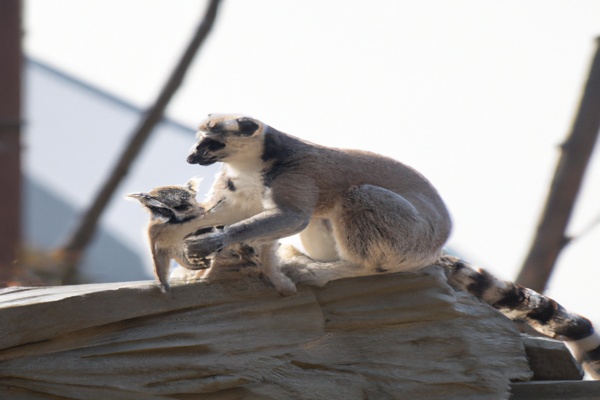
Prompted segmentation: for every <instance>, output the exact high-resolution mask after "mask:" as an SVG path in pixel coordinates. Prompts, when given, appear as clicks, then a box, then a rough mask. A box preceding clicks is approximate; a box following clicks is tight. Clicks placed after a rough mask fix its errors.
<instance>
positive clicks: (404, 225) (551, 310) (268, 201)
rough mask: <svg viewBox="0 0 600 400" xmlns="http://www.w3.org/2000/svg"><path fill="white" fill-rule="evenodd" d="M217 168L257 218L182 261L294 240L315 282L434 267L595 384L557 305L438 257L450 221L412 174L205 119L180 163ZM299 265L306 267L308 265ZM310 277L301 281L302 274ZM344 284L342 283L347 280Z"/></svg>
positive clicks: (204, 240)
mask: <svg viewBox="0 0 600 400" xmlns="http://www.w3.org/2000/svg"><path fill="white" fill-rule="evenodd" d="M187 161H188V162H189V163H191V164H200V165H210V164H213V163H215V162H222V163H223V170H222V173H221V176H220V178H219V180H221V181H223V182H226V184H227V186H228V188H229V190H231V191H237V190H244V191H247V192H249V193H254V194H256V193H259V198H260V201H261V204H260V205H259V207H258V208H259V209H258V211H257V212H256V214H255V215H253V216H251V217H249V218H246V219H244V220H242V221H240V222H235V223H231V224H229V223H227V222H226V223H225V225H226V226H225V228H224V229H222V230H216V231H213V232H210V233H207V234H204V235H199V236H193V237H190V238H188V239H187V240H186V246H185V252H186V255H187V257H193V258H198V257H206V256H209V255H211V254H214V253H215V252H217V251H219V250H220V249H223V248H224V247H225V246H228V245H230V244H233V243H242V242H248V241H251V242H253V243H261V242H272V241H273V240H277V239H279V238H282V237H285V236H290V235H292V234H295V233H300V238H301V241H302V244H303V245H304V247H305V250H306V252H307V254H308V255H309V256H310V257H312V259H313V260H316V261H314V262H312V260H310V259H309V258H308V257H305V256H303V255H301V254H298V253H294V252H291V253H289V252H288V256H289V255H290V254H291V256H293V258H299V259H302V257H304V258H305V259H306V260H308V261H307V262H308V263H310V262H312V264H313V265H312V268H311V270H310V271H309V272H310V274H314V275H319V274H323V275H324V276H326V278H319V277H318V276H316V278H315V279H314V280H315V281H316V282H317V283H323V282H324V281H326V280H328V279H333V278H335V277H336V276H343V275H344V274H345V273H344V272H343V271H341V268H342V267H344V268H351V269H353V271H352V274H355V275H364V274H368V273H377V272H386V271H387V272H395V271H407V270H416V269H419V268H423V267H425V266H427V265H430V264H432V263H435V262H436V261H437V262H438V264H442V265H444V266H445V270H446V274H447V276H448V281H449V283H451V284H452V285H453V286H454V287H455V288H458V289H462V290H466V291H468V292H470V293H472V294H474V295H476V296H477V297H479V298H481V299H482V300H484V301H486V302H487V303H489V304H491V305H492V306H494V307H495V308H497V309H499V310H501V311H503V312H504V313H506V314H507V315H508V316H510V317H515V318H520V319H524V320H525V321H527V322H529V323H530V324H531V325H532V326H533V327H534V328H535V329H537V330H538V331H540V332H541V333H543V334H546V335H549V336H552V337H556V338H559V339H562V340H566V341H567V342H568V343H569V345H570V348H571V349H572V351H573V353H574V354H575V355H576V357H578V359H579V360H580V361H582V362H583V364H584V366H586V369H587V370H588V372H590V373H591V374H592V375H593V376H594V377H595V378H599V377H600V347H599V345H600V336H599V335H598V334H596V333H595V332H594V329H593V327H592V325H591V323H590V322H589V321H588V320H587V319H585V318H583V317H580V316H578V315H576V314H572V313H570V312H568V311H566V310H565V309H564V308H563V307H562V306H560V305H559V304H558V303H556V302H555V301H553V300H551V299H549V298H548V297H545V296H543V295H541V294H539V293H536V292H534V291H532V290H529V289H526V288H523V287H520V286H518V285H515V284H513V283H510V282H502V281H499V280H497V279H495V278H494V277H492V276H491V275H490V274H488V273H486V272H485V271H481V270H479V271H477V270H474V269H472V268H470V267H469V266H468V265H466V264H465V263H463V262H461V261H460V260H458V259H453V258H448V257H442V258H440V256H441V250H442V246H443V245H444V243H445V242H446V240H447V239H448V236H449V234H450V230H451V222H450V217H449V215H448V211H447V210H446V207H445V205H444V202H443V201H442V199H441V198H440V196H439V194H438V193H437V191H436V190H435V188H434V187H433V186H432V185H431V184H430V183H429V181H427V179H426V178H425V177H423V176H422V175H421V174H419V173H418V172H417V171H415V170H414V169H412V168H410V167H408V166H406V165H404V164H402V163H400V162H398V161H395V160H392V159H390V158H387V157H383V156H380V155H377V154H373V153H369V152H365V151H358V150H344V149H336V148H329V147H324V146H320V145H317V144H313V143H309V142H307V141H304V140H301V139H299V138H296V137H294V136H290V135H287V134H285V133H282V132H279V131H277V130H275V129H274V128H272V127H270V126H268V125H266V124H264V123H263V122H261V121H259V120H256V119H253V118H249V117H245V116H241V115H214V114H213V115H209V117H208V119H206V120H205V121H204V122H202V124H201V125H200V129H199V132H198V141H197V143H196V144H195V145H194V146H193V147H192V150H191V152H190V154H189V156H188V158H187ZM306 260H305V261H306ZM310 274H309V275H310ZM346 275H347V274H346Z"/></svg>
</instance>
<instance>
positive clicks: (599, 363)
mask: <svg viewBox="0 0 600 400" xmlns="http://www.w3.org/2000/svg"><path fill="white" fill-rule="evenodd" d="M440 265H442V266H443V267H444V269H445V271H446V275H447V277H448V283H449V284H450V285H451V286H453V287H454V288H455V289H458V290H463V291H466V292H468V293H470V294H472V295H474V296H475V297H477V298H479V299H481V300H483V301H484V302H486V303H488V304H489V305H491V306H492V307H494V308H496V309H497V310H499V311H501V312H502V313H503V314H505V315H506V316H507V317H509V318H511V319H513V320H522V321H524V322H526V323H527V324H528V325H530V326H531V327H532V328H533V329H535V330H536V331H538V332H540V333H541V334H543V335H546V336H549V337H552V338H556V339H558V340H562V341H564V342H565V344H566V345H567V347H568V348H569V350H571V353H572V354H573V356H574V357H575V358H576V359H577V361H579V362H580V363H581V364H582V365H583V367H584V369H585V370H586V372H587V373H588V374H590V376H591V377H593V378H594V379H600V335H598V333H596V332H595V331H594V327H593V326H592V323H591V322H590V321H589V320H588V319H587V318H584V317H582V316H580V315H577V314H574V313H572V312H570V311H567V310H566V309H565V308H564V307H563V306H561V305H560V304H558V303H557V302H556V301H554V300H552V299H551V298H549V297H547V296H544V295H543V294H540V293H537V292H535V291H533V290H531V289H528V288H526V287H523V286H521V285H518V284H516V283H513V282H508V281H501V280H499V279H497V278H496V277H494V276H492V275H491V274H490V273H489V272H487V271H485V270H483V269H474V268H472V267H471V266H469V265H468V264H467V263H466V262H464V261H463V260H460V259H458V258H456V257H451V256H443V257H442V258H441V260H440Z"/></svg>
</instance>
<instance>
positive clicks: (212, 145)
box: [186, 138, 225, 165]
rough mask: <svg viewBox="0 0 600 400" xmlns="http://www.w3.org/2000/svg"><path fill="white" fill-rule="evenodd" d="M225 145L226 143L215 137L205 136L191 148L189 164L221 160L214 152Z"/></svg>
mask: <svg viewBox="0 0 600 400" xmlns="http://www.w3.org/2000/svg"><path fill="white" fill-rule="evenodd" d="M224 147H225V143H222V142H219V141H217V140H214V139H208V138H204V139H202V140H200V141H199V142H198V143H196V144H195V145H194V146H193V147H192V148H191V150H190V153H189V154H188V156H187V159H186V161H187V162H188V163H189V164H200V165H211V164H214V163H216V162H217V161H219V157H218V156H217V155H215V154H214V152H216V151H218V150H221V149H222V148H224Z"/></svg>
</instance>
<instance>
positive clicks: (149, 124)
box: [58, 0, 220, 281]
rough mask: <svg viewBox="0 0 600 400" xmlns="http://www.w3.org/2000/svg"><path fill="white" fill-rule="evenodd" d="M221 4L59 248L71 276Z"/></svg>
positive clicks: (213, 4)
mask: <svg viewBox="0 0 600 400" xmlns="http://www.w3.org/2000/svg"><path fill="white" fill-rule="evenodd" d="M219 4H220V0H211V1H210V4H209V6H208V8H207V10H206V12H205V15H204V17H203V19H202V22H201V23H200V25H199V26H198V28H197V30H196V32H195V34H194V36H193V37H192V40H191V42H190V43H189V45H188V47H187V48H186V50H185V52H184V53H183V56H182V57H181V59H180V60H179V63H178V64H177V66H176V67H175V69H174V70H173V72H172V73H171V76H170V77H169V79H168V81H167V82H166V84H165V85H164V87H163V89H162V91H161V92H160V94H159V96H158V98H157V99H156V101H155V103H154V105H153V106H152V107H151V108H150V109H149V110H148V111H147V112H146V114H145V116H144V118H143V119H142V120H141V122H140V125H139V126H138V128H137V129H136V131H135V133H134V134H133V136H132V137H131V140H130V142H129V143H128V145H127V147H126V148H125V150H124V151H123V154H122V155H121V157H120V158H119V161H118V163H117V164H116V165H115V167H114V169H113V171H112V172H111V174H110V175H109V177H108V179H107V180H106V181H105V183H104V185H103V186H102V187H101V189H100V191H99V193H98V194H97V195H96V197H95V198H94V202H93V204H92V205H91V206H90V208H89V209H88V210H87V212H86V213H85V215H84V216H83V219H82V220H81V223H80V224H79V226H78V227H77V229H75V231H74V232H73V235H72V236H71V238H70V240H69V241H68V242H67V244H66V245H65V246H64V247H62V248H61V249H60V250H58V252H59V253H60V255H61V258H62V260H63V262H65V263H66V264H67V265H68V266H69V268H67V270H68V274H69V275H72V274H73V273H74V271H75V268H76V264H77V262H78V261H79V259H80V258H81V255H82V253H83V252H84V250H85V248H86V246H87V245H88V244H89V242H90V241H91V240H92V237H93V235H94V232H95V231H96V226H97V224H98V220H99V219H100V216H101V214H102V212H103V211H104V209H105V208H106V206H107V205H108V203H109V201H110V199H111V198H112V196H113V194H114V192H115V190H116V189H117V187H118V185H119V184H120V183H121V181H122V180H123V178H124V177H125V175H127V173H128V172H129V168H130V166H131V165H132V163H133V161H134V160H135V159H136V157H137V155H138V154H139V153H140V150H141V149H142V147H143V145H144V144H145V143H146V141H147V139H148V137H149V136H150V134H151V133H152V130H153V129H154V127H155V126H156V124H158V123H159V122H160V120H161V119H162V118H163V114H164V111H165V109H166V108H167V105H168V104H169V102H170V101H171V99H172V97H173V95H174V94H175V92H176V91H177V89H178V88H179V86H180V85H181V83H182V82H183V78H184V76H185V74H186V72H187V70H188V67H189V66H190V64H191V62H192V60H193V58H194V56H195V55H196V53H197V52H198V49H199V48H200V46H201V45H202V44H203V43H204V41H205V39H206V38H207V37H208V34H209V33H210V30H211V28H212V27H213V25H214V22H215V19H216V16H217V10H218V6H219ZM66 280H67V281H68V280H69V278H68V277H67V279H66Z"/></svg>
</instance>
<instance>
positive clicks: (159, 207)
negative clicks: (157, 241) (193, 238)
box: [127, 179, 203, 224]
mask: <svg viewBox="0 0 600 400" xmlns="http://www.w3.org/2000/svg"><path fill="white" fill-rule="evenodd" d="M197 189H198V181H197V180H196V179H191V180H190V181H189V182H188V183H186V184H185V186H160V187H157V188H155V189H152V190H151V191H150V192H148V193H132V194H129V195H127V197H131V198H134V199H137V200H139V201H140V203H142V205H143V206H144V208H145V209H146V210H147V211H148V212H149V213H150V217H151V218H152V220H153V221H156V222H166V223H170V224H178V223H183V222H187V221H190V220H192V219H194V218H196V217H199V216H200V215H202V213H203V208H202V207H201V206H200V205H199V204H198V203H197V202H196V192H197Z"/></svg>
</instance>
